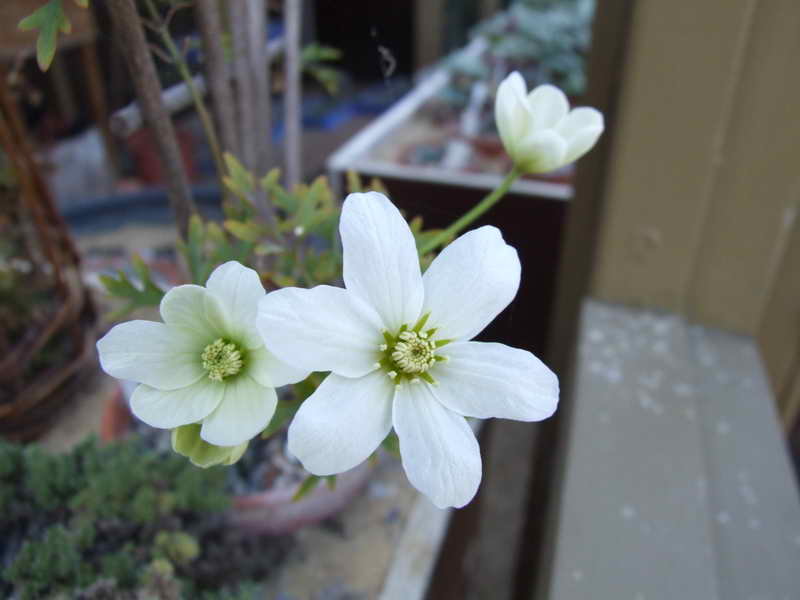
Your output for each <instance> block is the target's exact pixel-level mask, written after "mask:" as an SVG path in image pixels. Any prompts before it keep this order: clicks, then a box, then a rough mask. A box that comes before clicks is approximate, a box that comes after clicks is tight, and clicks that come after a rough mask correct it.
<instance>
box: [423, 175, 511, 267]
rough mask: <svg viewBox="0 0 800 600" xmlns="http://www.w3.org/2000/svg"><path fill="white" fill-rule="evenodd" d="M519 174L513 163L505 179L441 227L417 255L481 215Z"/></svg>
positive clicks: (458, 231)
mask: <svg viewBox="0 0 800 600" xmlns="http://www.w3.org/2000/svg"><path fill="white" fill-rule="evenodd" d="M520 175H522V171H521V170H520V169H519V168H517V166H516V165H514V168H513V169H511V171H510V172H509V173H508V175H506V177H505V179H503V181H502V183H501V184H500V185H499V186H498V187H497V188H495V189H494V190H493V191H492V192H491V193H490V194H489V195H487V196H486V197H485V198H484V199H483V200H481V201H480V202H478V203H477V204H476V205H475V206H473V207H472V208H471V209H470V210H468V211H467V212H465V213H464V214H463V215H461V217H459V218H458V219H456V220H455V221H453V222H452V223H451V224H450V225H449V226H448V227H447V228H446V229H443V230H442V231H440V232H439V234H438V235H436V236H434V237H433V238H431V239H430V240H429V241H428V242H427V243H426V244H425V245H424V246H422V247H421V248H420V249H419V255H420V256H424V255H425V254H427V253H428V252H433V251H434V250H436V249H437V248H438V247H439V246H441V245H442V244H444V243H445V242H446V241H447V240H449V239H450V238H451V237H454V236H455V235H457V234H459V233H461V231H463V230H464V228H465V227H467V226H468V225H470V224H471V223H472V222H473V221H475V219H477V218H478V217H480V216H481V215H483V214H484V213H485V212H486V211H487V210H489V209H490V208H492V207H493V206H494V205H495V204H497V203H498V202H499V201H500V199H501V198H502V197H503V196H505V195H506V192H508V190H509V188H510V187H511V184H513V183H514V182H515V181H516V180H517V178H518V177H519V176H520Z"/></svg>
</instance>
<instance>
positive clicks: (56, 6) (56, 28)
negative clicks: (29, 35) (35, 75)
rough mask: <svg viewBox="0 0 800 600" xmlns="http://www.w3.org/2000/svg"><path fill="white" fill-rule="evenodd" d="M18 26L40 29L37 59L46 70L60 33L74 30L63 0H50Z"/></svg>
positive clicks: (83, 3)
mask: <svg viewBox="0 0 800 600" xmlns="http://www.w3.org/2000/svg"><path fill="white" fill-rule="evenodd" d="M74 2H75V4H77V5H78V6H80V7H81V8H87V7H88V6H89V0H74ZM17 27H19V29H20V30H21V31H32V30H34V29H38V30H39V35H38V37H37V38H36V60H37V62H38V63H39V68H40V69H42V71H46V70H47V69H48V68H49V67H50V64H51V63H52V62H53V57H54V56H55V54H56V42H57V40H58V33H59V32H61V33H69V32H70V31H72V24H71V23H70V22H69V19H68V18H67V16H66V15H65V14H64V5H63V0H50V1H49V2H48V3H47V4H44V5H42V6H40V7H39V8H38V9H36V10H35V11H34V12H33V13H31V14H30V15H28V16H27V17H25V18H24V19H22V20H21V21H20V22H19V24H18V25H17Z"/></svg>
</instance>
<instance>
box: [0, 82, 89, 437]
mask: <svg viewBox="0 0 800 600" xmlns="http://www.w3.org/2000/svg"><path fill="white" fill-rule="evenodd" d="M0 166H2V167H3V168H2V169H0V436H1V437H4V438H7V439H10V440H14V441H28V440H32V439H35V438H36V437H38V436H39V435H41V434H42V433H43V432H44V431H45V430H46V429H47V427H48V426H49V425H50V424H51V423H52V422H53V420H54V419H55V418H56V417H57V415H58V414H59V412H60V410H61V409H63V408H64V407H65V406H66V405H67V404H68V402H69V400H70V399H71V397H72V396H73V395H74V392H75V390H76V389H77V388H78V387H79V386H80V385H81V383H82V376H83V375H84V374H85V373H86V371H87V370H89V371H94V370H96V368H97V367H96V357H95V351H94V341H95V323H96V320H97V316H96V311H95V308H94V305H93V303H92V299H91V296H90V294H89V292H88V290H87V289H86V287H85V286H84V284H83V281H82V279H81V276H80V261H79V257H78V253H77V251H76V249H75V246H74V245H73V243H72V239H71V238H70V235H69V232H68V230H67V226H66V224H65V223H64V221H63V219H62V218H61V216H60V215H59V214H58V212H57V211H56V209H55V205H54V203H53V200H52V198H51V196H50V194H49V193H48V191H47V188H46V186H45V184H44V181H43V179H42V177H41V174H40V172H39V169H38V165H37V164H36V162H35V161H34V159H33V156H32V153H31V151H30V149H29V147H28V144H27V141H26V138H25V133H24V128H23V124H22V121H21V119H20V118H19V115H18V113H17V109H16V105H15V104H14V102H13V100H12V98H11V97H10V95H9V93H8V89H7V88H6V84H5V77H4V74H3V73H2V72H0Z"/></svg>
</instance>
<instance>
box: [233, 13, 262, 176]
mask: <svg viewBox="0 0 800 600" xmlns="http://www.w3.org/2000/svg"><path fill="white" fill-rule="evenodd" d="M228 10H229V16H230V23H231V38H232V42H233V70H234V75H235V78H236V108H237V113H238V116H239V143H240V151H241V154H240V156H239V158H240V159H241V161H242V163H244V165H245V166H246V167H247V168H248V169H250V170H253V168H254V167H255V154H256V147H255V133H256V131H255V128H256V123H255V113H254V111H255V106H253V78H252V77H253V76H252V73H251V72H250V64H249V61H248V60H247V27H248V23H247V12H248V11H247V5H246V4H245V2H244V1H243V0H240V1H239V2H229V3H228Z"/></svg>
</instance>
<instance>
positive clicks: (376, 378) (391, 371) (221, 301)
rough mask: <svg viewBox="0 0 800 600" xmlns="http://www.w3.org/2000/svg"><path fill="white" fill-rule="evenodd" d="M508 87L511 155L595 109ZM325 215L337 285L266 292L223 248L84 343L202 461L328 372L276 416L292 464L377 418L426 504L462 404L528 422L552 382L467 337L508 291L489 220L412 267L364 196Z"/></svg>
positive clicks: (140, 412) (535, 147)
mask: <svg viewBox="0 0 800 600" xmlns="http://www.w3.org/2000/svg"><path fill="white" fill-rule="evenodd" d="M553 89H555V88H553ZM524 92H525V87H524V82H522V80H521V78H520V77H519V75H518V74H512V75H511V76H510V77H509V78H508V79H507V80H506V81H505V82H504V83H503V84H502V85H501V86H500V89H499V90H498V98H497V122H498V127H499V129H500V133H501V136H502V137H503V140H504V142H505V144H506V146H507V148H508V150H509V153H510V154H511V156H512V157H513V158H514V159H515V161H517V162H518V164H524V165H525V167H526V168H527V169H529V170H536V169H545V168H554V167H555V166H558V165H559V164H561V163H562V162H563V161H565V160H571V159H573V158H574V157H576V156H578V155H579V154H581V153H582V152H585V151H586V150H587V149H588V147H590V146H591V144H593V143H594V140H596V139H597V136H598V135H599V131H601V130H602V118H601V120H600V125H598V124H597V119H596V116H595V115H594V113H588V112H580V113H579V112H578V111H580V110H582V109H578V110H577V111H573V112H572V113H567V110H568V106H567V104H566V100H565V99H562V96H563V94H561V96H557V94H554V92H553V91H552V90H550V89H549V88H544V89H543V88H537V90H534V92H533V93H532V94H531V95H530V96H527V97H526V96H525V94H524ZM558 93H559V94H560V92H558ZM537 107H538V109H537ZM537 110H540V111H542V114H538V113H537ZM586 110H591V109H586ZM594 112H596V111H594ZM576 113H577V114H576ZM598 114H599V113H598ZM598 127H599V129H598ZM557 136H561V137H560V138H558V141H557V140H556V137H557ZM339 228H340V233H341V238H342V245H343V253H344V254H343V260H344V273H343V277H344V284H345V287H344V288H338V287H331V286H327V285H321V286H317V287H315V288H312V289H299V288H284V289H280V290H277V291H274V292H271V293H269V294H267V293H265V291H264V288H263V287H262V284H261V281H260V279H259V276H258V274H257V273H256V272H255V271H253V270H252V269H249V268H247V267H244V266H242V265H241V264H239V263H237V262H228V263H225V264H223V265H221V266H219V267H218V268H217V269H216V270H215V271H214V272H213V273H212V274H211V277H210V278H209V279H208V282H207V283H206V286H205V287H201V286H197V285H182V286H178V287H175V288H173V289H172V290H170V291H169V292H168V293H167V294H166V295H165V296H164V299H163V301H162V302H161V307H160V310H161V317H162V318H163V321H164V322H163V323H156V322H150V321H130V322H127V323H122V324H120V325H117V326H115V327H114V328H113V329H111V331H109V333H108V334H107V335H106V336H105V337H103V338H102V339H101V340H100V341H99V342H98V344H97V346H98V350H99V354H100V362H101V365H102V367H103V369H104V370H105V371H106V372H107V373H109V374H111V375H113V376H115V377H118V378H120V379H127V380H132V381H136V382H139V383H140V384H141V385H139V386H138V387H137V388H136V390H135V392H134V394H133V396H132V398H131V409H132V411H133V413H134V414H135V415H136V416H137V417H138V418H139V419H141V420H142V421H144V422H146V423H148V424H149V425H152V426H153V427H161V428H167V429H173V446H174V447H175V449H176V450H177V451H179V452H181V453H184V454H187V455H190V456H191V457H192V460H193V461H195V462H196V463H197V464H200V465H203V466H206V465H208V464H218V463H225V464H230V463H231V462H235V460H237V459H238V458H239V457H240V456H241V454H242V452H244V449H245V448H246V446H247V442H248V441H249V440H250V439H251V438H253V437H254V436H255V435H257V434H259V433H260V432H261V431H262V430H264V429H265V428H266V427H267V425H268V424H269V422H270V420H271V419H272V416H273V414H274V412H275V408H276V405H277V394H276V392H275V388H277V387H280V386H283V385H287V384H290V383H295V382H299V381H301V380H303V379H305V378H306V377H307V376H308V375H309V374H310V373H311V372H312V371H325V372H330V374H329V375H328V376H327V377H326V378H325V380H324V381H323V382H322V384H321V385H320V386H319V387H318V388H317V390H316V391H315V392H314V393H313V394H312V395H311V396H310V397H309V398H308V399H307V400H306V401H305V402H304V403H303V404H302V406H301V407H300V409H299V411H298V412H297V414H296V415H295V417H294V420H293V421H292V423H291V425H290V427H289V449H290V451H291V452H292V453H293V454H294V455H295V456H296V457H297V458H298V459H299V460H300V461H301V462H302V463H303V466H304V467H305V468H306V469H307V470H308V471H310V472H311V473H314V474H316V475H320V476H322V475H332V474H335V473H341V472H343V471H347V470H348V469H351V468H353V467H355V466H356V465H358V464H359V463H361V462H362V461H364V460H365V459H367V458H368V457H369V456H370V455H371V454H372V453H373V452H374V451H375V450H376V449H377V448H378V446H379V445H380V444H381V442H382V441H383V440H384V439H385V438H386V437H387V435H388V434H389V433H390V432H391V431H392V429H394V431H395V432H396V434H397V436H398V438H399V442H400V454H401V458H402V463H403V467H404V468H405V471H406V473H407V474H408V478H409V480H410V481H411V483H412V484H413V485H414V486H415V487H416V488H417V489H419V490H420V491H421V492H422V493H424V494H426V495H427V496H428V497H429V498H430V499H431V500H432V501H433V502H434V504H436V505H437V506H439V507H448V506H456V507H460V506H463V505H465V504H466V503H468V502H469V501H470V500H471V499H472V497H473V496H474V495H475V492H476V491H477V488H478V485H479V483H480V479H481V457H480V450H479V447H478V442H477V440H476V438H475V435H474V434H473V432H472V429H471V428H470V426H469V424H468V422H467V420H466V418H467V417H476V418H480V419H485V418H489V417H499V418H506V419H516V420H520V421H538V420H540V419H545V418H547V417H549V416H550V415H552V414H553V412H554V411H555V409H556V405H557V403H558V379H557V378H556V376H555V375H554V374H553V373H552V371H550V369H548V368H547V367H546V366H545V365H544V364H543V363H542V362H541V361H540V360H539V359H537V358H536V357H535V356H534V355H533V354H531V353H530V352H527V351H525V350H519V349H516V348H511V347H508V346H505V345H503V344H497V343H487V342H476V341H471V340H472V339H473V338H474V337H475V336H476V335H477V334H478V333H480V332H481V331H482V330H483V329H484V328H485V327H486V326H487V325H488V324H489V323H490V322H491V321H492V320H493V319H494V318H495V317H496V316H497V315H498V314H499V313H500V311H502V310H503V309H504V308H505V307H506V306H507V305H508V304H509V303H510V302H511V300H512V299H513V298H514V296H515V295H516V293H517V288H518V287H519V282H520V262H519V258H518V257H517V252H516V250H514V248H512V247H511V246H509V245H507V244H506V243H505V242H504V240H503V238H502V236H501V234H500V231H498V230H497V229H496V228H494V227H480V228H478V229H475V230H473V231H469V232H468V233H466V234H464V235H462V236H461V237H459V238H458V239H456V240H455V241H454V242H453V243H452V244H450V245H449V246H447V247H446V248H445V249H444V250H443V251H442V252H441V253H440V254H439V256H438V257H437V258H436V259H435V260H434V261H433V263H432V264H431V265H430V267H429V268H428V269H427V271H426V272H425V273H424V274H423V273H422V272H421V270H420V263H419V258H418V256H417V249H416V246H415V243H414V238H413V235H412V233H411V231H410V229H409V227H408V225H407V224H406V222H405V220H404V219H403V217H402V216H401V215H400V212H399V211H398V210H397V208H395V206H394V205H393V204H392V203H391V202H390V201H389V199H388V198H386V197H385V196H384V195H382V194H379V193H375V192H370V193H365V194H351V195H350V196H348V197H347V199H346V200H345V202H344V206H343V209H342V215H341V220H340V226H339Z"/></svg>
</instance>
